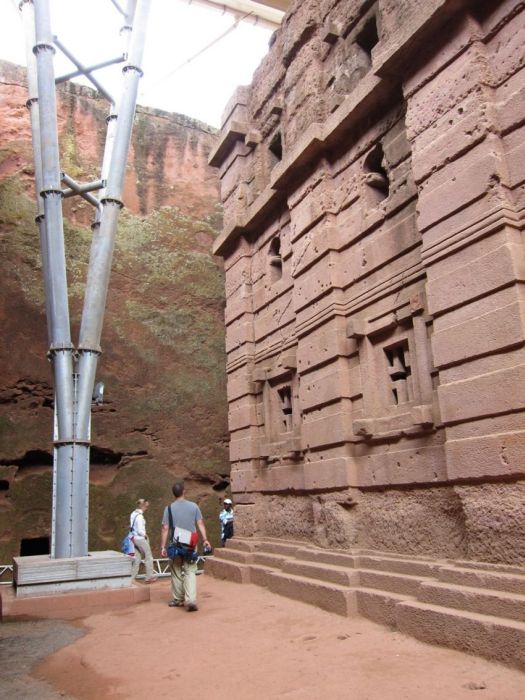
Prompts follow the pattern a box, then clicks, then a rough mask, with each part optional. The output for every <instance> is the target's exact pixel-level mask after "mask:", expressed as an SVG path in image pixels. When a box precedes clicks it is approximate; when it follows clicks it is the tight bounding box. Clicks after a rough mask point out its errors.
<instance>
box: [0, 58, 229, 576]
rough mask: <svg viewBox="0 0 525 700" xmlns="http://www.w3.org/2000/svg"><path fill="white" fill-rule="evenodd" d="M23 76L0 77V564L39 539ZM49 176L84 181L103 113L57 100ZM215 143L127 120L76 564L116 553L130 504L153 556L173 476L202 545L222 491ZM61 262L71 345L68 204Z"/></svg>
mask: <svg viewBox="0 0 525 700" xmlns="http://www.w3.org/2000/svg"><path fill="white" fill-rule="evenodd" d="M26 99H27V94H26V88H25V76H24V71H23V70H22V69H20V68H18V67H16V66H12V65H10V64H7V63H0V270H1V277H2V294H1V295H0V323H1V327H2V336H3V338H2V341H3V342H2V343H1V344H0V366H1V367H2V372H1V375H0V377H1V378H0V563H3V562H7V561H9V560H10V558H11V557H12V556H13V555H17V554H19V553H20V548H21V543H22V541H23V540H29V542H26V543H25V544H26V546H28V547H31V541H32V540H37V542H38V538H44V545H43V546H44V547H45V538H47V537H49V535H50V521H51V486H52V440H51V437H52V420H53V402H52V399H53V397H52V382H51V373H50V367H49V364H48V362H47V360H46V352H47V332H46V320H45V311H44V296H43V285H42V271H41V261H40V254H39V241H38V235H37V230H36V227H35V224H34V215H35V204H34V190H33V182H32V176H33V166H32V149H31V138H30V129H29V120H28V114H27V110H26V108H25V101H26ZM58 106H59V130H60V140H61V152H62V163H61V165H62V168H63V169H64V170H65V171H66V172H68V173H69V174H70V175H71V176H73V177H74V178H77V179H78V180H90V179H93V178H94V177H96V176H97V170H98V167H99V164H100V162H101V151H102V146H103V138H104V118H105V116H106V112H105V103H104V102H103V101H102V100H99V99H98V98H97V96H96V94H95V93H94V92H93V91H92V90H90V89H88V88H84V87H80V86H76V85H73V84H65V85H63V86H61V87H60V90H59V99H58ZM215 139H216V136H215V133H214V131H213V129H211V128H209V127H207V126H206V125H204V124H202V123H199V122H196V121H194V120H191V119H188V118H186V117H184V116H181V115H177V114H167V113H164V112H160V111H156V110H151V109H144V108H138V110H137V116H136V121H135V129H134V135H133V144H132V149H131V153H130V158H129V164H128V173H127V178H126V187H125V205H126V209H125V210H124V211H123V213H122V215H121V219H120V223H119V230H118V238H117V244H116V250H115V256H114V261H113V272H112V277H111V283H110V290H109V294H108V303H107V311H106V317H105V323H104V331H103V337H102V347H103V355H102V358H101V362H100V365H99V373H98V379H99V380H102V381H103V382H104V383H105V387H106V397H105V401H104V404H103V405H102V406H100V407H96V408H95V409H94V412H93V425H92V440H93V449H92V455H91V477H90V481H91V492H90V549H92V550H97V549H108V548H113V547H115V546H117V545H118V543H119V541H120V539H121V538H122V536H123V533H124V531H125V529H126V519H127V515H128V513H129V512H130V510H131V509H132V507H133V503H134V501H135V499H137V498H139V497H144V498H148V499H149V500H150V502H151V504H152V505H151V507H150V510H149V513H148V523H149V528H150V532H151V534H152V543H153V545H154V547H155V548H156V546H157V544H158V537H157V531H158V523H159V521H160V517H161V510H162V508H163V506H164V505H165V503H166V502H168V501H169V500H170V496H171V492H170V487H171V484H172V482H173V479H174V478H175V477H176V476H184V477H186V480H187V488H188V493H189V495H190V496H191V497H194V498H196V499H197V500H198V501H199V503H200V505H201V507H202V509H203V512H204V514H205V516H207V520H208V527H209V530H210V531H211V534H212V536H216V531H217V527H216V520H217V517H216V516H217V512H218V506H219V502H220V500H221V498H222V497H223V495H224V491H225V489H226V488H227V486H228V480H229V464H228V457H227V424H226V402H225V372H224V365H225V359H224V331H223V305H224V301H223V273H222V266H221V262H220V261H219V260H218V259H217V258H214V257H213V256H212V255H211V252H210V249H211V245H212V243H213V241H214V239H215V237H216V236H217V233H218V231H219V230H220V227H221V208H220V206H219V205H218V203H217V202H218V195H217V177H216V174H215V172H214V171H213V170H212V169H211V168H209V166H208V164H207V159H208V155H209V152H210V150H211V149H212V147H213V145H214V142H215ZM65 208H66V219H65V239H66V254H67V262H68V270H69V272H68V277H69V285H70V290H71V293H70V310H71V317H72V326H73V338H74V341H76V337H77V335H78V326H79V318H80V312H81V308H82V295H83V284H84V279H85V273H86V269H87V259H88V253H89V245H90V236H91V231H90V228H89V223H90V221H91V216H92V209H91V207H90V205H89V204H87V203H86V202H84V201H83V200H81V199H79V198H74V199H70V200H67V203H66V207H65Z"/></svg>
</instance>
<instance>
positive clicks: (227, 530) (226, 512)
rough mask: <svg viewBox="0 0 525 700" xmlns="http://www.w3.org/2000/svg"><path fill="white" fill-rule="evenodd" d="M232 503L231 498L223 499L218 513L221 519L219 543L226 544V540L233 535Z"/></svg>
mask: <svg viewBox="0 0 525 700" xmlns="http://www.w3.org/2000/svg"><path fill="white" fill-rule="evenodd" d="M234 517H235V516H234V514H233V503H232V500H231V498H225V499H224V508H223V510H221V512H220V514H219V519H220V521H221V545H222V546H223V547H225V546H226V540H229V539H230V538H232V537H233V519H234Z"/></svg>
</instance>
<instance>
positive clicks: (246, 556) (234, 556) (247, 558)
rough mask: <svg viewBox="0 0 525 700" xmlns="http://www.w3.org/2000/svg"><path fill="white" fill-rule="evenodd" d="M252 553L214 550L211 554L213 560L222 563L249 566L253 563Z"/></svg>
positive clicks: (239, 550) (241, 550)
mask: <svg viewBox="0 0 525 700" xmlns="http://www.w3.org/2000/svg"><path fill="white" fill-rule="evenodd" d="M253 556H254V554H252V552H246V551H245V550H243V549H226V548H223V549H216V550H215V551H214V553H213V558H214V559H221V560H222V561H236V562H239V563H240V564H249V563H251V562H252V561H253Z"/></svg>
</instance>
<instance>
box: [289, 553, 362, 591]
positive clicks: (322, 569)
mask: <svg viewBox="0 0 525 700" xmlns="http://www.w3.org/2000/svg"><path fill="white" fill-rule="evenodd" d="M282 570H283V573H285V574H293V575H294V576H302V577H305V578H311V579H315V580H317V581H327V582H328V583H336V584H338V585H339V586H355V585H357V583H358V580H359V579H358V574H357V572H356V571H355V570H354V569H349V568H348V567H345V566H333V565H327V564H319V563H315V562H307V561H300V560H290V559H289V560H287V561H286V563H285V564H284V566H283V569H282Z"/></svg>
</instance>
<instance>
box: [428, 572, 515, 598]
mask: <svg viewBox="0 0 525 700" xmlns="http://www.w3.org/2000/svg"><path fill="white" fill-rule="evenodd" d="M436 578H437V579H438V580H439V581H441V582H443V583H455V584H457V585H459V586H470V587H472V588H490V589H491V590H494V591H506V592H507V593H518V594H519V595H525V576H523V575H521V574H510V573H504V572H499V571H494V570H491V571H489V570H487V569H480V568H477V567H476V568H466V567H458V566H441V567H440V568H439V570H438V572H437V575H436Z"/></svg>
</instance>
